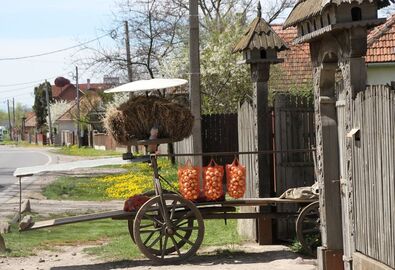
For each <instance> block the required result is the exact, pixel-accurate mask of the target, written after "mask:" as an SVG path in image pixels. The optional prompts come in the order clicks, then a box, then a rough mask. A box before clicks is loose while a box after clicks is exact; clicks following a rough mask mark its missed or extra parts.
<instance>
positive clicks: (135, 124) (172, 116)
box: [104, 79, 194, 145]
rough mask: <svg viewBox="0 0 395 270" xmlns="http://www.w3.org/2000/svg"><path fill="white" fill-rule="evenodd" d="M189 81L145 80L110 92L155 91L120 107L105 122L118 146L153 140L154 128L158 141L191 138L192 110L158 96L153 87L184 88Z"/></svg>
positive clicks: (139, 96) (110, 111)
mask: <svg viewBox="0 0 395 270" xmlns="http://www.w3.org/2000/svg"><path fill="white" fill-rule="evenodd" d="M186 82H187V81H185V80H181V79H172V80H170V79H154V80H143V81H136V82H132V83H129V84H126V85H122V86H120V87H116V88H113V89H111V90H108V91H106V92H107V93H116V92H137V91H140V92H141V91H149V90H151V92H150V95H148V92H147V93H143V94H142V95H138V96H134V97H133V98H131V99H129V100H128V101H127V102H125V103H123V104H121V105H120V106H119V107H118V108H111V109H109V110H108V111H107V114H106V117H105V119H104V124H105V127H106V129H107V130H108V131H109V132H110V133H111V134H112V136H113V137H114V139H115V140H116V141H117V142H118V143H121V144H124V145H128V144H130V143H131V142H133V141H136V140H146V139H148V138H150V137H151V136H152V135H153V134H152V132H153V131H152V130H153V129H154V130H155V132H156V133H157V137H156V139H163V138H166V139H168V140H169V141H180V140H182V139H184V138H187V137H189V136H190V135H191V132H192V126H193V122H194V118H193V115H192V113H191V111H190V110H189V108H187V107H186V106H184V105H182V104H179V103H176V102H173V101H171V100H169V99H167V98H165V97H163V95H156V93H155V92H153V91H152V87H150V85H151V84H155V88H157V89H164V88H169V87H176V86H180V85H183V84H185V83H186Z"/></svg>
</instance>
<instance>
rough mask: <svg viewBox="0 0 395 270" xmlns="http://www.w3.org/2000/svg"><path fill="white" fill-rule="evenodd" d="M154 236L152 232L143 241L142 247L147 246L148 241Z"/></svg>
mask: <svg viewBox="0 0 395 270" xmlns="http://www.w3.org/2000/svg"><path fill="white" fill-rule="evenodd" d="M154 234H155V232H152V233H151V234H150V235H148V237H147V239H145V241H144V243H143V244H144V246H145V245H147V243H148V241H149V240H150V239H151V238H152V236H153V235H154Z"/></svg>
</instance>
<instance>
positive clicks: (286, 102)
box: [175, 95, 315, 239]
mask: <svg viewBox="0 0 395 270" xmlns="http://www.w3.org/2000/svg"><path fill="white" fill-rule="evenodd" d="M274 105H275V107H274V109H271V111H270V113H269V114H268V117H269V118H270V121H268V127H266V128H265V129H267V130H268V132H270V134H271V140H272V141H273V150H280V151H282V150H283V151H286V150H293V149H311V147H312V146H313V145H314V142H315V131H314V111H313V104H312V103H311V102H308V101H307V100H306V99H301V98H300V99H297V98H293V97H289V96H287V95H278V97H276V98H275V102H274ZM254 129H255V126H254V112H253V108H252V105H251V103H250V102H248V101H247V102H244V103H243V104H242V105H241V106H240V107H239V110H238V114H230V115H229V114H228V115H204V116H203V117H202V145H203V152H205V153H207V152H237V151H239V152H245V151H255V150H256V147H255V134H254ZM175 152H176V153H192V139H191V138H188V139H187V140H184V141H182V142H178V143H175ZM233 158H234V157H232V156H228V157H225V156H224V157H218V158H217V157H216V158H215V159H216V161H217V162H218V163H219V164H226V163H230V162H232V160H233ZM270 159H271V160H273V166H272V171H273V173H272V174H273V175H274V178H273V179H271V180H270V181H272V183H274V184H273V185H272V186H275V195H276V196H279V195H281V194H282V193H283V192H284V191H285V190H286V189H288V188H292V187H300V186H307V185H312V184H313V183H314V164H313V159H312V153H311V152H310V151H306V153H279V154H276V155H272V154H270ZM185 160H186V158H184V157H182V158H177V161H178V162H181V163H184V162H185ZM209 160H210V157H207V158H205V159H204V161H203V164H207V163H208V162H209ZM239 160H240V162H241V163H242V164H243V165H245V166H246V169H247V186H246V194H245V197H259V194H260V188H262V183H261V182H260V181H259V179H258V177H257V155H256V154H251V155H240V156H239ZM271 193H272V192H271ZM291 208H292V207H291ZM291 208H290V207H285V206H284V207H283V206H281V207H278V209H277V211H279V212H282V211H296V210H297V209H294V208H292V209H291ZM255 210H256V209H255V208H254V207H250V208H243V209H242V211H255ZM242 223H243V224H242V225H241V227H244V228H246V229H245V230H243V232H248V231H250V232H251V233H248V234H246V233H243V234H244V235H245V236H247V237H248V238H251V239H254V238H256V232H255V227H256V224H255V221H242ZM294 227H295V221H294V220H290V221H287V220H283V221H279V222H278V225H277V230H276V231H277V235H276V237H277V238H280V239H292V238H294V231H295V229H294Z"/></svg>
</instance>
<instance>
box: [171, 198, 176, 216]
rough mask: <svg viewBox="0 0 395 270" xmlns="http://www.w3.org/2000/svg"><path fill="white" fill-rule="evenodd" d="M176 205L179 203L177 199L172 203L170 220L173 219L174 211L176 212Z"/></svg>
mask: <svg viewBox="0 0 395 270" xmlns="http://www.w3.org/2000/svg"><path fill="white" fill-rule="evenodd" d="M176 205H177V201H176V200H174V201H173V202H172V203H171V212H170V220H172V219H173V217H174V213H175V212H176Z"/></svg>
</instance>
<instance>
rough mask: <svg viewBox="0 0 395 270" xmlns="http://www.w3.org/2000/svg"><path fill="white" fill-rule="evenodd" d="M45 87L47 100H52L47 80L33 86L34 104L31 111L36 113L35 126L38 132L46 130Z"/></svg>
mask: <svg viewBox="0 0 395 270" xmlns="http://www.w3.org/2000/svg"><path fill="white" fill-rule="evenodd" d="M46 87H47V89H48V95H49V102H51V101H52V91H51V84H50V83H49V82H46V83H45V82H44V83H42V84H40V85H39V86H37V87H35V88H34V105H33V111H34V112H35V114H36V119H37V120H36V128H37V130H40V132H41V133H42V132H44V131H46V123H47V120H46V119H47V115H48V110H47V108H48V104H47V100H46V93H45V90H46Z"/></svg>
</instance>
